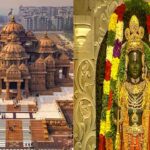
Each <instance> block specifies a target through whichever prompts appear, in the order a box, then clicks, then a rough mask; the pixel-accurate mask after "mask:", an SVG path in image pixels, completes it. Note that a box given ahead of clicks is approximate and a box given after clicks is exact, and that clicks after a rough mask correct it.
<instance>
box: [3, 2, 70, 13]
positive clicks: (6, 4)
mask: <svg viewBox="0 0 150 150" xmlns="http://www.w3.org/2000/svg"><path fill="white" fill-rule="evenodd" d="M20 5H23V6H73V0H0V15H7V14H8V12H9V11H10V8H13V9H14V14H17V13H18V7H19V6H20Z"/></svg>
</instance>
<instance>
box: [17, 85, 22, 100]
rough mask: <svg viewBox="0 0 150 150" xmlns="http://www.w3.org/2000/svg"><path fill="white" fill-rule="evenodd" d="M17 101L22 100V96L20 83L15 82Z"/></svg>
mask: <svg viewBox="0 0 150 150" xmlns="http://www.w3.org/2000/svg"><path fill="white" fill-rule="evenodd" d="M16 99H17V100H22V96H21V82H17V97H16Z"/></svg>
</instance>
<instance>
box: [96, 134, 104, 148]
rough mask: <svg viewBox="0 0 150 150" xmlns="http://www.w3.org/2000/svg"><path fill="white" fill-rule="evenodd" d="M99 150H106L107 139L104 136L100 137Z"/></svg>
mask: <svg viewBox="0 0 150 150" xmlns="http://www.w3.org/2000/svg"><path fill="white" fill-rule="evenodd" d="M98 150H105V137H104V136H103V135H102V134H100V135H99V146H98Z"/></svg>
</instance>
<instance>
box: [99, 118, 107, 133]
mask: <svg viewBox="0 0 150 150" xmlns="http://www.w3.org/2000/svg"><path fill="white" fill-rule="evenodd" d="M105 127H106V121H103V120H101V123H100V134H102V135H104V134H105Z"/></svg>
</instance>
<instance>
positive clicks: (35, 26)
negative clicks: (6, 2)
mask: <svg viewBox="0 0 150 150" xmlns="http://www.w3.org/2000/svg"><path fill="white" fill-rule="evenodd" d="M19 19H20V21H21V24H22V25H23V26H24V28H25V29H26V30H32V31H63V30H68V31H72V27H73V7H71V6H68V7H24V6H20V7H19Z"/></svg>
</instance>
